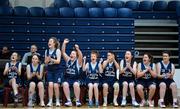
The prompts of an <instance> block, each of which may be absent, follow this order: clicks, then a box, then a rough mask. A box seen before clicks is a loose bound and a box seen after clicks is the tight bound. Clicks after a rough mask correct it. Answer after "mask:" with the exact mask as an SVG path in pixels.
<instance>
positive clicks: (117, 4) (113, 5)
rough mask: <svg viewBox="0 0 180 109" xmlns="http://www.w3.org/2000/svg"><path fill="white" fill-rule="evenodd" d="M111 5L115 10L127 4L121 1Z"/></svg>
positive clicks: (118, 0)
mask: <svg viewBox="0 0 180 109" xmlns="http://www.w3.org/2000/svg"><path fill="white" fill-rule="evenodd" d="M111 5H112V7H113V8H123V7H124V5H125V2H123V1H120V0H113V1H112V4H111Z"/></svg>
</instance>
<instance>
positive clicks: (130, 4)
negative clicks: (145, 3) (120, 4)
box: [125, 0, 139, 11]
mask: <svg viewBox="0 0 180 109" xmlns="http://www.w3.org/2000/svg"><path fill="white" fill-rule="evenodd" d="M125 7H126V8H130V9H132V10H133V11H137V10H138V9H139V2H138V1H133V0H130V1H127V2H126V4H125Z"/></svg>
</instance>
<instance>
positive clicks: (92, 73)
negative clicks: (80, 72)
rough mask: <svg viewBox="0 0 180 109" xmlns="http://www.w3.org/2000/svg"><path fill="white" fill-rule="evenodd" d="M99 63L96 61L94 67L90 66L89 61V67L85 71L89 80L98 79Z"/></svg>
mask: <svg viewBox="0 0 180 109" xmlns="http://www.w3.org/2000/svg"><path fill="white" fill-rule="evenodd" d="M98 65H99V64H98V63H96V66H95V68H94V69H93V68H92V65H91V63H89V69H88V71H87V77H88V79H90V80H98V79H99V66H98Z"/></svg>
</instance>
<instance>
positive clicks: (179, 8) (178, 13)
mask: <svg viewBox="0 0 180 109" xmlns="http://www.w3.org/2000/svg"><path fill="white" fill-rule="evenodd" d="M176 12H177V16H178V17H179V19H180V6H178V7H177V11H176ZM179 24H180V20H179Z"/></svg>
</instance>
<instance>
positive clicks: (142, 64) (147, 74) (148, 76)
mask: <svg viewBox="0 0 180 109" xmlns="http://www.w3.org/2000/svg"><path fill="white" fill-rule="evenodd" d="M150 67H151V69H153V64H152V63H151V64H150ZM143 70H146V67H145V65H144V63H143V62H142V63H141V71H143ZM142 78H143V79H146V80H149V79H152V76H151V73H150V72H149V71H147V72H146V73H145V74H144V76H143V77H142Z"/></svg>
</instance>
